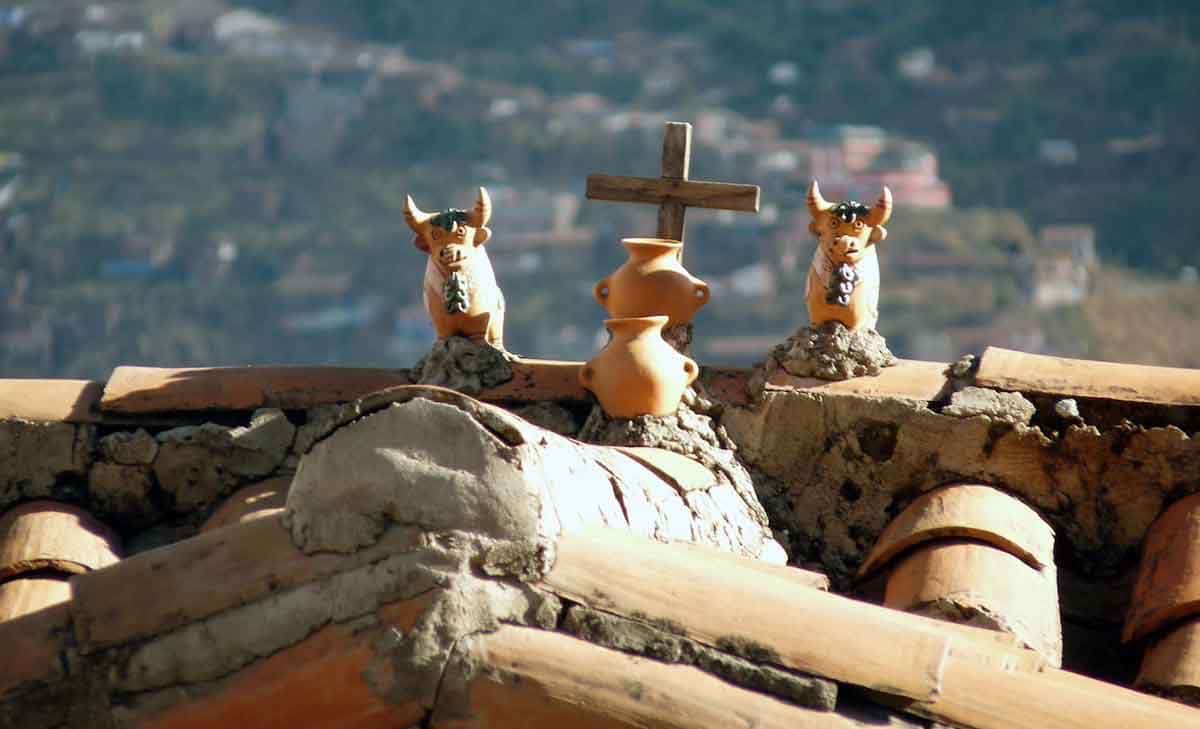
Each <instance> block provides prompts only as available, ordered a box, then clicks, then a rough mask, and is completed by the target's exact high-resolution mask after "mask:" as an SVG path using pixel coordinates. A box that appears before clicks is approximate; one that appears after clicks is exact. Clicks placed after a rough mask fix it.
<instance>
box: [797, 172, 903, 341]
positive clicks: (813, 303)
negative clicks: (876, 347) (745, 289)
mask: <svg viewBox="0 0 1200 729" xmlns="http://www.w3.org/2000/svg"><path fill="white" fill-rule="evenodd" d="M806 200H807V204H808V212H809V215H810V216H811V217H812V222H810V223H809V225H808V230H809V232H810V233H812V234H813V235H814V236H816V238H817V246H816V249H815V250H814V252H813V260H812V265H811V266H809V269H808V278H807V280H806V283H805V301H806V303H807V304H808V319H809V321H810V322H812V324H813V326H817V325H820V324H824V323H826V322H831V321H837V322H841V323H842V324H844V325H845V326H846V328H848V329H874V328H875V324H876V323H877V322H878V321H879V256H878V252H877V251H876V247H877V244H878V243H882V242H883V241H884V240H885V239H886V238H887V228H885V227H884V224H885V223H887V221H888V219H889V218H891V217H892V192H891V190H889V189H888V188H887V186H886V185H885V186H884V187H883V190H882V191H881V192H880V194H879V199H878V200H876V201H875V204H874V205H872V206H871V207H870V208H868V207H866V206H865V205H863V204H861V203H858V202H855V201H852V200H848V201H844V202H838V203H833V202H829V201H827V200H825V198H824V197H822V195H821V187H820V185H818V184H817V181H816V180H813V181H812V183H811V184H809V187H808V195H807V198H806ZM843 273H844V274H845V276H842V274H843Z"/></svg>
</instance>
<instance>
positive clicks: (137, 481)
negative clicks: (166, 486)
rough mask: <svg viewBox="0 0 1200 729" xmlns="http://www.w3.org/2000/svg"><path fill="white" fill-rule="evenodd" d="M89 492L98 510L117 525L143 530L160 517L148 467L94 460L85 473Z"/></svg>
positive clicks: (153, 484) (159, 519)
mask: <svg viewBox="0 0 1200 729" xmlns="http://www.w3.org/2000/svg"><path fill="white" fill-rule="evenodd" d="M156 447H157V446H156ZM88 491H89V492H90V493H91V497H92V501H93V503H95V505H96V506H97V507H99V512H100V513H101V514H103V515H105V516H106V517H107V518H109V519H111V520H112V521H113V522H114V523H115V524H117V525H118V526H120V527H123V528H129V529H145V528H148V527H150V526H153V525H154V524H156V523H158V522H159V521H161V520H162V517H163V514H162V511H161V510H160V509H159V508H158V506H157V505H156V504H155V499H154V498H153V494H154V491H155V483H154V474H153V473H152V472H151V470H150V467H149V466H145V465H143V466H127V465H121V464H117V463H109V462H107V461H99V462H97V463H94V464H93V465H92V469H91V471H89V472H88Z"/></svg>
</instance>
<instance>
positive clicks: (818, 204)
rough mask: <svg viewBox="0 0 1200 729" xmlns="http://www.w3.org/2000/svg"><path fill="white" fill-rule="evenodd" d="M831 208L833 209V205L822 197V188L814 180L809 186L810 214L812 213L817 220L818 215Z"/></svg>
mask: <svg viewBox="0 0 1200 729" xmlns="http://www.w3.org/2000/svg"><path fill="white" fill-rule="evenodd" d="M831 207H833V203H831V202H828V201H827V200H826V199H825V198H823V197H821V186H820V185H818V184H817V181H816V180H813V181H812V184H810V185H809V186H808V212H810V213H812V215H813V217H814V218H815V217H817V214H818V213H823V212H825V211H826V210H828V209H829V208H831Z"/></svg>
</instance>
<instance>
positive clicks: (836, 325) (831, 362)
mask: <svg viewBox="0 0 1200 729" xmlns="http://www.w3.org/2000/svg"><path fill="white" fill-rule="evenodd" d="M768 361H769V362H774V363H777V364H778V366H780V367H782V368H783V369H785V370H787V372H788V373H790V374H792V375H795V376H796V377H819V378H821V379H822V380H848V379H850V378H851V377H863V376H868V375H877V374H879V372H880V371H881V370H882V369H883V368H884V367H890V366H892V365H894V364H895V363H896V358H895V357H894V356H893V355H892V353H891V351H890V350H889V349H888V347H887V342H886V341H884V338H883V337H882V336H880V335H879V333H878V332H876V331H875V330H874V329H858V330H853V331H852V330H850V329H847V328H846V326H845V325H844V324H842V323H841V322H836V321H833V322H826V323H824V324H820V325H818V326H816V327H812V326H805V327H800V328H799V329H797V330H796V333H795V334H793V335H792V336H790V337H788V338H787V340H785V341H784V342H783V343H781V344H778V345H776V346H775V348H774V349H772V350H771V356H770V357H769V358H768ZM768 374H769V373H768Z"/></svg>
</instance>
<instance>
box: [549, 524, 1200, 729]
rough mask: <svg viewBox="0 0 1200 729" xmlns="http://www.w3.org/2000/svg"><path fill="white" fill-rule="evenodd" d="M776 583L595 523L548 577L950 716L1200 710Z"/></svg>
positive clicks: (1167, 714)
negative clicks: (742, 641) (716, 566)
mask: <svg viewBox="0 0 1200 729" xmlns="http://www.w3.org/2000/svg"><path fill="white" fill-rule="evenodd" d="M731 559H737V558H734V557H731ZM614 564H620V565H624V568H623V569H620V570H616V569H613V568H612V565H614ZM781 583H782V581H779V580H774V579H772V578H770V577H767V576H759V575H754V576H753V577H751V576H750V574H749V572H748V571H747V570H737V569H732V568H731V569H721V570H713V569H711V568H710V567H709V565H708V563H706V562H705V561H703V560H698V559H694V558H693V557H692V556H690V555H688V554H686V553H685V551H683V550H679V549H677V548H676V547H674V546H672V545H663V544H656V543H654V542H650V541H647V540H643V539H638V538H636V537H632V536H628V535H625V534H619V533H616V532H613V531H611V530H601V529H595V530H592V531H590V532H587V533H584V534H576V535H565V536H563V537H560V538H559V541H558V554H557V561H556V562H555V565H554V567H553V569H552V570H551V571H550V573H549V574H548V575H547V576H546V578H545V579H544V581H543V584H544V586H545V587H547V588H548V589H551V590H552V591H554V592H555V593H556V594H559V595H561V596H564V597H567V598H569V599H572V600H575V601H577V602H580V603H582V604H585V605H589V606H591V607H594V608H597V609H601V610H605V611H607V612H611V613H614V614H617V615H621V616H624V617H626V618H630V619H634V620H641V621H657V620H670V621H673V623H674V624H675V625H676V626H677V629H678V630H680V631H682V633H683V634H684V635H686V636H687V637H689V638H692V639H693V640H698V641H700V642H702V643H708V644H710V645H711V644H712V643H713V642H714V638H715V637H720V636H725V637H734V636H736V637H740V638H743V639H746V640H750V641H754V642H755V643H757V644H760V645H764V646H770V647H771V648H772V649H773V650H774V651H775V652H776V655H775V657H773V658H772V661H773V662H776V663H778V664H780V665H784V666H788V667H792V668H796V669H798V670H801V671H804V672H807V673H812V674H815V675H820V676H825V677H828V678H834V679H836V680H839V681H844V682H847V683H853V684H856V685H859V686H865V687H867V688H875V689H878V690H880V691H883V692H885V693H887V694H890V695H892V696H906V697H908V698H911V699H915V702H906V703H905V704H904V706H905V710H907V711H911V712H913V713H917V714H920V715H922V716H930V717H934V718H937V719H940V720H943V721H947V722H949V723H951V724H953V725H956V726H963V727H972V728H974V729H1011V727H1014V726H1020V727H1037V728H1038V729H1128V728H1129V727H1154V728H1155V729H1159V728H1160V727H1171V728H1172V729H1174V728H1178V729H1183V728H1184V727H1195V726H1197V724H1196V721H1197V718H1198V717H1200V713H1197V710H1195V709H1190V708H1188V707H1184V706H1181V705H1179V704H1175V703H1172V702H1169V701H1164V700H1162V699H1156V698H1154V697H1150V696H1146V695H1144V694H1141V693H1138V692H1136V691H1131V690H1129V689H1125V688H1121V687H1119V686H1115V685H1113V684H1109V683H1104V682H1101V681H1096V680H1094V679H1090V678H1086V677H1084V676H1080V675H1077V674H1072V673H1069V672H1066V671H1060V670H1057V669H1053V668H1046V667H1045V666H1044V663H1040V662H1039V661H1037V660H1030V659H1029V656H1030V652H1029V651H1020V650H1014V649H1013V648H1012V647H1011V646H1010V645H1007V644H1005V643H1004V642H1002V641H1003V640H1004V638H1003V636H1002V635H1001V634H999V633H994V632H992V631H987V630H981V629H978V628H970V627H967V626H960V625H953V624H950V623H942V622H939V621H934V620H931V619H929V618H922V617H919V616H915V615H909V614H906V613H901V612H897V611H894V610H889V609H887V608H882V607H879V606H876V605H870V604H867V603H862V602H857V601H854V600H850V599H847V598H843V597H839V596H837V595H829V594H827V593H823V592H820V591H817V590H812V589H809V588H804V587H799V586H785V585H783V584H781ZM696 605H704V606H705V609H704V610H697V609H695V606H696ZM981 633H982V634H990V635H991V636H996V638H997V639H998V640H997V639H990V638H987V637H983V638H980V637H978V636H979V634H981Z"/></svg>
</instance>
